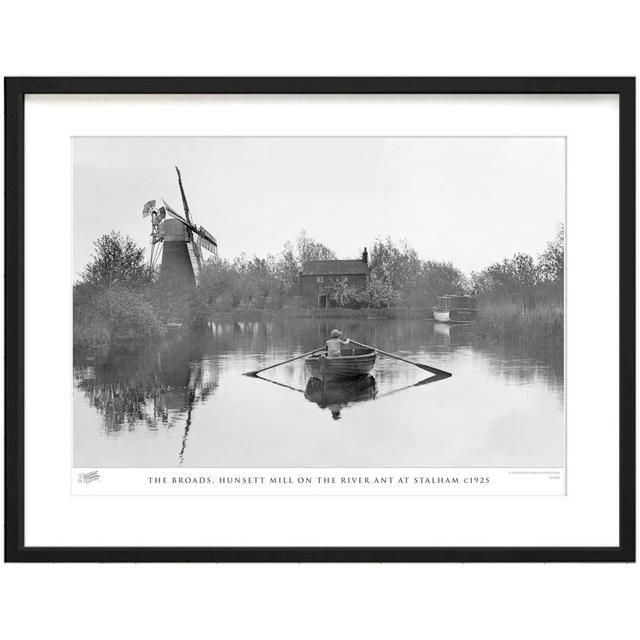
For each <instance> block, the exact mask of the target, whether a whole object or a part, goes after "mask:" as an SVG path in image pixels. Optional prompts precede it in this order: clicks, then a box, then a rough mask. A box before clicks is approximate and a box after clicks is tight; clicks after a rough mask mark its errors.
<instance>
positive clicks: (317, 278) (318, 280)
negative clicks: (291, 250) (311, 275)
mask: <svg viewBox="0 0 640 640" xmlns="http://www.w3.org/2000/svg"><path fill="white" fill-rule="evenodd" d="M316 282H324V276H316Z"/></svg>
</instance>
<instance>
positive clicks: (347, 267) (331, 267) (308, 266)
mask: <svg viewBox="0 0 640 640" xmlns="http://www.w3.org/2000/svg"><path fill="white" fill-rule="evenodd" d="M368 273H369V266H368V265H367V263H366V262H363V261H362V260H312V261H310V262H304V263H303V265H302V275H303V276H355V275H363V276H366V275H367V274H368Z"/></svg>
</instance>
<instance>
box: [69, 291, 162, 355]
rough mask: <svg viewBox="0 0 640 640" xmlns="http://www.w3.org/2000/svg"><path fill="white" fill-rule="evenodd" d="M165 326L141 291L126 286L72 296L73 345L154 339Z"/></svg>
mask: <svg viewBox="0 0 640 640" xmlns="http://www.w3.org/2000/svg"><path fill="white" fill-rule="evenodd" d="M163 332H164V327H163V325H162V323H161V322H160V320H159V319H158V317H157V316H156V314H155V312H154V310H153V307H152V306H151V304H150V303H149V302H148V301H147V300H146V299H145V297H144V296H143V295H142V294H138V293H135V292H133V291H130V290H129V289H127V288H125V287H114V288H111V289H107V290H106V291H98V292H95V294H94V295H93V296H92V297H91V298H87V297H82V298H79V299H75V298H74V332H73V340H74V345H75V346H77V347H85V348H96V347H107V346H118V345H122V344H126V343H131V342H133V341H136V342H140V343H145V342H149V341H151V340H155V339H156V338H158V337H160V336H161V335H162V334H163Z"/></svg>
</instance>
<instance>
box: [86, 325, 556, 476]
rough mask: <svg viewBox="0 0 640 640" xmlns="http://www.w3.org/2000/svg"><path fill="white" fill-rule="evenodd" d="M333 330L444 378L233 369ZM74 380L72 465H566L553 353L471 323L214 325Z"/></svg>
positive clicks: (404, 367) (402, 371)
mask: <svg viewBox="0 0 640 640" xmlns="http://www.w3.org/2000/svg"><path fill="white" fill-rule="evenodd" d="M336 326H337V327H338V328H340V329H342V330H343V331H344V332H345V335H346V336H348V337H353V338H354V339H356V340H359V341H361V342H363V343H365V344H372V345H376V346H379V347H381V348H383V349H384V350H385V351H388V352H390V353H397V354H398V355H400V356H402V357H404V358H406V359H408V360H412V361H416V362H422V363H426V364H430V365H433V366H435V367H438V368H441V369H444V370H446V371H451V372H452V373H453V377H451V378H448V379H447V380H446V381H444V382H442V384H430V383H431V382H434V381H438V380H439V378H438V377H437V376H429V375H428V374H426V373H425V371H423V370H421V369H419V368H417V367H415V366H411V365H409V364H406V363H403V362H400V361H397V360H394V359H391V358H388V357H384V356H381V357H379V358H378V359H377V360H376V364H375V367H374V369H373V371H372V372H371V375H368V376H364V377H363V378H362V379H355V380H351V381H340V382H338V381H331V382H329V381H327V382H326V383H325V384H324V385H323V384H322V381H321V380H320V379H319V378H313V377H311V376H310V374H309V372H308V371H307V370H306V369H305V366H304V362H303V361H296V362H292V363H290V364H287V365H285V366H282V367H278V368H276V369H272V370H270V371H269V372H265V374H263V375H264V377H263V375H261V376H260V378H261V380H266V381H268V382H269V383H271V384H264V382H260V381H258V380H256V379H255V378H247V377H244V376H243V375H242V373H243V372H246V371H250V370H258V369H261V368H263V367H266V366H268V365H270V364H274V363H276V362H279V361H282V360H286V359H287V358H290V357H292V356H294V355H296V354H302V353H304V352H306V351H309V350H310V349H313V348H316V347H318V346H320V345H322V344H323V343H324V341H325V339H326V337H327V335H328V334H329V333H330V331H331V329H333V328H335V327H336ZM425 375H427V376H428V377H425ZM74 377H75V391H74V462H75V464H76V465H77V466H83V467H85V466H86V467H92V466H93V467H109V466H114V467H127V466H131V467H136V466H140V467H154V466H155V467H162V466H166V467H171V466H176V465H184V466H188V467H198V466H201V467H216V466H218V467H225V466H227V467H234V466H236V467H250V466H291V467H296V466H309V467H322V466H328V467H330V466H354V467H355V466H380V467H384V466H398V467H402V466H447V465H449V464H451V465H453V466H455V465H461V466H491V465H497V466H500V465H502V466H518V465H523V466H528V465H530V466H537V465H547V466H557V465H559V464H562V463H563V461H564V366H563V355H562V352H554V351H535V350H524V349H521V348H518V347H515V346H513V345H498V344H489V343H484V342H480V341H478V340H477V338H476V337H475V336H474V335H473V328H472V327H470V326H463V325H453V326H449V325H438V324H436V323H433V322H426V321H424V320H387V319H380V318H348V319H341V320H339V321H338V320H336V319H315V318H308V319H281V318H277V319H274V320H270V321H267V322H257V321H256V322H253V321H251V322H250V321H246V322H234V321H221V322H216V323H214V324H212V326H211V327H210V328H209V330H208V331H206V332H204V333H195V334H189V333H176V334H175V335H172V336H170V337H168V338H167V339H166V340H164V341H163V342H162V343H160V344H157V345H153V346H151V347H150V348H148V349H145V350H143V351H141V352H136V353H123V352H119V353H118V352H113V353H105V354H93V355H87V354H80V353H78V354H74ZM425 385H428V386H425ZM291 389H293V390H294V391H295V392H296V393H292V392H291V391H290V390H291ZM338 418H339V421H338ZM336 421H338V422H336Z"/></svg>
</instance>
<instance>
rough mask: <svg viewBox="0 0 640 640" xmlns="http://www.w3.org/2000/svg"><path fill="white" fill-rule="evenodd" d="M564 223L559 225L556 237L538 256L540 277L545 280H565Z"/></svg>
mask: <svg viewBox="0 0 640 640" xmlns="http://www.w3.org/2000/svg"><path fill="white" fill-rule="evenodd" d="M564 244H565V240H564V225H563V224H560V225H558V231H557V232H556V237H555V239H554V240H552V241H551V242H548V243H547V248H546V249H545V251H544V252H543V253H541V254H540V256H539V258H538V269H539V272H540V279H541V280H542V281H544V282H562V281H564Z"/></svg>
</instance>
